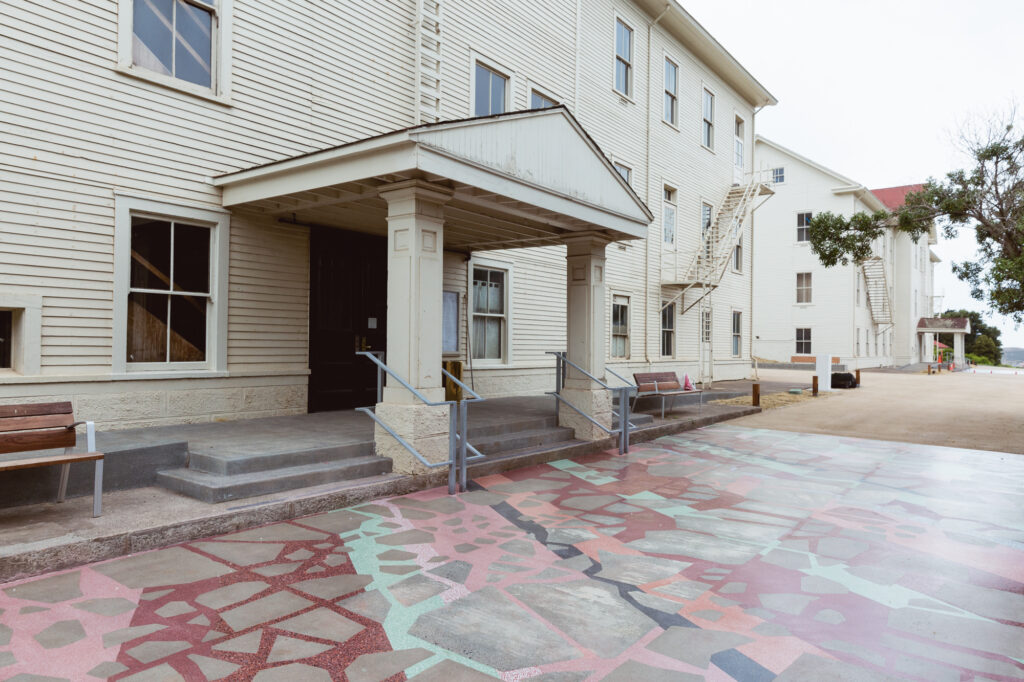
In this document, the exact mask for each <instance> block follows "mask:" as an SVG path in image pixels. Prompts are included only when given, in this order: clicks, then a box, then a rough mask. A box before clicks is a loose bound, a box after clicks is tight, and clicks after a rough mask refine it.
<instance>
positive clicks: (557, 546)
mask: <svg viewBox="0 0 1024 682" xmlns="http://www.w3.org/2000/svg"><path fill="white" fill-rule="evenodd" d="M1022 490H1024V459H1021V458H1019V457H1017V456H1014V455H1004V454H1000V453H991V452H977V451H967V450H955V449H949V448H939V447H933V446H922V445H912V444H905V443H891V442H883V441H872V440H863V439H852V438H842V437H834V436H820V435H808V434H798V433H790V432H782V431H769V430H758V429H745V428H740V427H732V426H715V427H711V428H706V429H701V430H698V431H692V432H688V433H686V434H681V435H679V436H674V437H665V438H661V439H658V440H656V441H653V442H650V443H641V444H638V445H635V446H633V447H632V449H631V452H630V453H629V454H628V455H626V456H625V457H619V456H617V455H616V454H614V453H602V454H599V455H594V456H590V457H586V458H579V459H577V460H571V461H570V460H561V461H557V462H551V463H549V464H543V465H538V466H533V467H529V468H525V469H519V470H515V471H509V472H505V473H503V474H500V475H493V476H488V477H484V478H481V479H477V480H476V481H475V482H474V485H473V490H471V491H470V492H468V493H463V494H461V495H458V496H456V497H449V496H448V495H447V494H446V491H445V490H443V489H434V490H428V491H422V492H419V493H414V494H411V495H406V496H402V497H395V498H389V499H385V500H378V501H375V502H372V503H369V504H364V505H361V506H358V507H355V508H351V509H344V510H339V511H335V512H331V513H328V514H320V515H317V516H312V517H307V518H302V519H296V520H294V521H291V522H285V523H275V524H272V525H269V526H264V527H262V528H255V529H250V530H246V531H242V532H239V533H233V534H229V535H223V536H219V537H216V538H209V539H205V540H199V541H195V542H190V543H185V544H183V545H179V546H176V547H171V548H166V549H161V550H155V551H151V552H146V553H143V554H137V555H133V556H129V557H124V558H120V559H114V560H111V561H107V562H102V563H98V564H92V565H89V566H86V567H82V568H78V569H73V570H70V571H64V572H60V573H56V574H52V575H47V576H42V577H37V578H31V579H27V580H23V581H19V582H15V583H9V584H7V585H4V586H3V587H2V589H0V678H2V679H17V680H31V679H41V678H38V677H33V675H39V676H45V677H48V678H54V679H67V680H88V679H117V680H121V679H124V680H133V681H137V680H203V679H211V680H213V679H230V680H249V679H255V680H259V681H260V682H266V681H268V680H321V679H322V680H352V681H359V682H364V681H366V682H369V681H374V682H377V681H381V680H389V681H390V680H403V679H414V680H419V681H421V682H430V681H433V680H445V682H450V681H458V680H469V681H472V680H476V679H493V678H495V677H498V678H502V679H506V680H526V679H530V680H536V681H537V682H556V681H557V682H572V681H576V680H580V681H582V680H602V679H603V680H613V681H616V680H617V681H626V680H645V681H654V682H657V681H659V680H673V681H675V680H682V681H686V680H698V679H712V680H730V679H734V680H755V681H760V680H773V679H775V680H829V679H842V680H878V679H918V680H929V681H931V680H972V679H978V680H981V679H986V680H988V679H996V680H1012V679H1021V678H1024V504H1022V502H1024V494H1022V492H1021V491H1022Z"/></svg>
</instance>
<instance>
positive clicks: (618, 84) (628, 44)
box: [615, 19, 633, 97]
mask: <svg viewBox="0 0 1024 682" xmlns="http://www.w3.org/2000/svg"><path fill="white" fill-rule="evenodd" d="M615 89H616V90H618V91H619V92H620V93H622V94H623V95H625V96H626V97H630V96H631V95H632V94H633V29H631V28H630V27H629V26H626V24H624V23H623V22H622V20H621V19H616V20H615Z"/></svg>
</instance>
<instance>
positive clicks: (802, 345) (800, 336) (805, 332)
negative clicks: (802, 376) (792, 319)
mask: <svg viewBox="0 0 1024 682" xmlns="http://www.w3.org/2000/svg"><path fill="white" fill-rule="evenodd" d="M796 353H797V355H810V354H811V330H810V328H808V327H804V328H802V329H799V328H798V329H797V330H796Z"/></svg>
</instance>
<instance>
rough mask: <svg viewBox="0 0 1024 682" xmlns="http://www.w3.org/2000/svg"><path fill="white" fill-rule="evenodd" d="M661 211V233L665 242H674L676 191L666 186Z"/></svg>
mask: <svg viewBox="0 0 1024 682" xmlns="http://www.w3.org/2000/svg"><path fill="white" fill-rule="evenodd" d="M663 198H664V205H663V206H662V211H661V234H662V237H663V238H664V240H665V243H666V244H675V243H676V191H675V190H674V189H672V188H671V187H668V186H666V187H665V189H664V197H663Z"/></svg>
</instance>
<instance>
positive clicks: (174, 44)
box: [121, 0, 230, 92]
mask: <svg viewBox="0 0 1024 682" xmlns="http://www.w3.org/2000/svg"><path fill="white" fill-rule="evenodd" d="M229 3H230V0H121V8H122V10H123V12H122V16H130V17H131V22H130V24H131V25H130V41H127V40H126V41H125V42H123V43H122V45H123V46H124V49H125V51H127V48H128V45H129V44H130V46H131V47H130V55H129V54H123V55H122V57H121V65H122V66H124V67H128V68H131V69H133V70H142V71H144V72H148V73H150V74H154V75H156V76H157V77H162V78H166V79H168V80H169V81H171V82H174V81H178V82H181V83H184V84H189V85H190V86H195V87H197V88H200V89H209V90H211V91H214V92H217V91H218V90H221V91H223V90H224V89H225V88H223V87H221V86H222V85H223V84H219V83H218V82H217V80H218V73H219V72H220V71H222V69H221V68H220V67H221V64H219V63H218V61H219V60H221V59H223V55H220V54H218V53H219V51H220V49H221V48H222V47H225V46H226V45H227V36H225V35H222V31H224V24H225V22H224V19H223V15H224V14H226V13H227V12H228V10H229V7H228V5H229ZM122 30H123V31H124V32H125V33H124V34H123V35H124V36H125V38H128V31H129V27H128V26H127V25H125V26H124V27H122ZM129 60H130V61H129ZM225 75H227V74H226V73H225Z"/></svg>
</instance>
